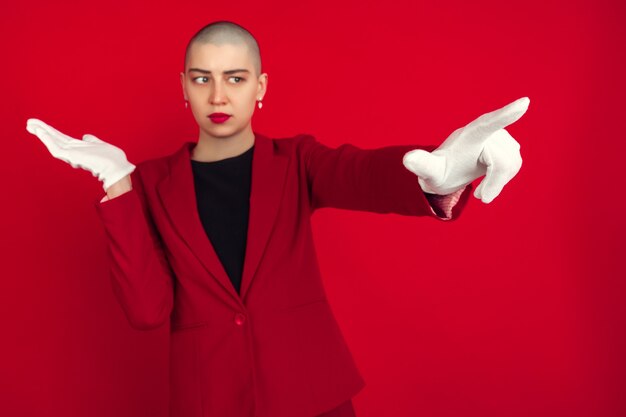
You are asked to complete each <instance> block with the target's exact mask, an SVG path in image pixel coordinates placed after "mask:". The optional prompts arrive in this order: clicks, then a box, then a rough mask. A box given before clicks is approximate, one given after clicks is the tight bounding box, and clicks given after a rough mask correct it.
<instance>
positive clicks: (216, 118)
mask: <svg viewBox="0 0 626 417" xmlns="http://www.w3.org/2000/svg"><path fill="white" fill-rule="evenodd" d="M209 118H210V119H211V121H212V122H213V123H224V122H225V121H226V120H228V119H229V118H230V115H228V114H226V113H211V114H209Z"/></svg>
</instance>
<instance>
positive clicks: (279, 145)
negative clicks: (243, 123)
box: [260, 133, 316, 157]
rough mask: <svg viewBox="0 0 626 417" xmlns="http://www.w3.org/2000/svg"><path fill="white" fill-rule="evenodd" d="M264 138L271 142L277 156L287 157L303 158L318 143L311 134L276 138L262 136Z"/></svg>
mask: <svg viewBox="0 0 626 417" xmlns="http://www.w3.org/2000/svg"><path fill="white" fill-rule="evenodd" d="M260 136H261V137H262V138H264V139H267V140H269V141H271V143H272V146H273V149H274V153H275V154H277V155H285V156H291V157H293V156H294V154H295V155H296V156H301V155H303V154H305V153H306V151H307V150H308V149H309V148H310V147H311V145H313V144H314V143H316V139H315V137H314V136H313V135H312V134H310V133H299V134H296V135H294V136H288V137H275V138H269V137H267V136H264V135H260Z"/></svg>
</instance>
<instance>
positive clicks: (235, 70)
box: [187, 68, 250, 74]
mask: <svg viewBox="0 0 626 417" xmlns="http://www.w3.org/2000/svg"><path fill="white" fill-rule="evenodd" d="M191 71H195V72H201V73H203V74H210V73H211V71H207V70H204V69H200V68H189V70H188V71H187V72H191ZM237 72H247V73H250V71H248V70H247V69H245V68H238V69H232V70H228V71H224V72H223V73H224V74H235V73H237Z"/></svg>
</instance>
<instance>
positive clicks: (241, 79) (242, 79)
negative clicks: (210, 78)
mask: <svg viewBox="0 0 626 417" xmlns="http://www.w3.org/2000/svg"><path fill="white" fill-rule="evenodd" d="M230 78H231V79H233V78H236V79H238V80H240V81H237V82H236V83H235V84H240V83H241V81H245V79H244V78H242V77H230Z"/></svg>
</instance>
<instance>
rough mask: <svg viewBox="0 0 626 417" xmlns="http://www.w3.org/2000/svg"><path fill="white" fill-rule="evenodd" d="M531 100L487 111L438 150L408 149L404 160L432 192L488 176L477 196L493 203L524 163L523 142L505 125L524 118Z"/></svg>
mask: <svg viewBox="0 0 626 417" xmlns="http://www.w3.org/2000/svg"><path fill="white" fill-rule="evenodd" d="M529 103H530V100H529V99H528V97H522V98H520V99H517V100H515V101H514V102H512V103H510V104H508V105H506V106H504V107H502V108H500V109H498V110H495V111H492V112H490V113H485V114H483V115H482V116H480V117H478V118H477V119H475V120H474V121H472V122H471V123H469V124H468V125H466V126H464V127H461V128H459V129H457V130H455V131H454V132H452V134H451V135H450V136H448V138H447V139H446V140H445V141H444V142H443V143H442V144H441V146H439V147H438V148H437V149H435V150H434V151H432V152H427V151H424V150H422V149H414V150H412V151H409V152H407V153H406V154H405V155H404V157H403V159H402V163H403V164H404V166H405V167H406V168H407V169H408V170H409V171H411V172H413V173H414V174H416V175H417V176H418V182H419V184H420V187H421V188H422V190H424V191H425V192H427V193H432V194H439V195H446V194H451V193H453V192H455V191H458V190H460V189H461V188H463V187H465V186H466V185H467V184H469V183H471V182H472V181H474V180H475V179H477V178H479V177H481V176H483V175H484V176H485V178H484V179H483V180H482V181H481V183H480V184H479V186H478V187H477V188H476V191H475V192H474V196H475V197H476V198H479V199H481V200H482V201H483V202H484V203H490V202H491V201H493V199H495V198H496V197H497V196H498V195H499V194H500V192H501V191H502V189H503V188H504V186H505V185H506V184H507V183H508V182H509V181H510V180H511V179H512V178H513V177H514V176H515V175H516V174H517V173H518V172H519V170H520V168H521V166H522V157H521V155H520V145H519V143H517V141H516V140H515V139H513V137H512V136H511V135H510V134H509V132H507V131H506V130H505V129H504V128H505V127H506V126H508V125H510V124H511V123H514V122H515V121H517V120H518V119H519V118H520V117H522V115H523V114H524V113H525V112H526V110H527V109H528V105H529Z"/></svg>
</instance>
